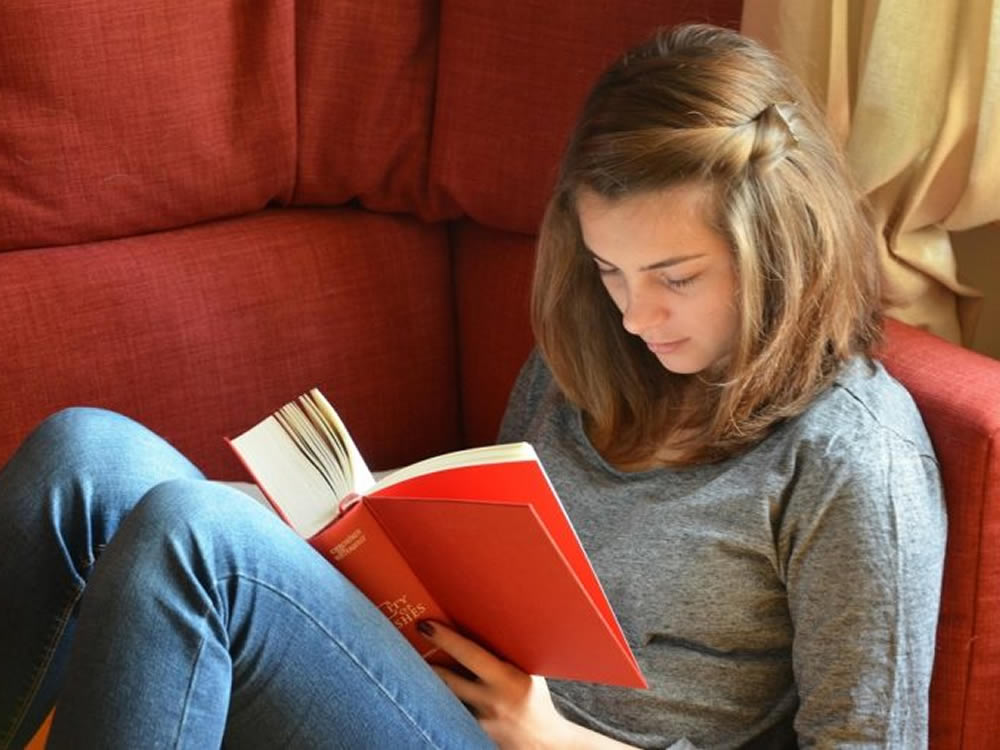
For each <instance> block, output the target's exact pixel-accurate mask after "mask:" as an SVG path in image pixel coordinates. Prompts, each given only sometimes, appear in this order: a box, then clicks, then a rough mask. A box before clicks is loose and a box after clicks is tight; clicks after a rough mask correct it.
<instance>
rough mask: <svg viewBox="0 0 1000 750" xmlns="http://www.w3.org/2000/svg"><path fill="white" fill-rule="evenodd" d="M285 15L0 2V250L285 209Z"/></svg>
mask: <svg viewBox="0 0 1000 750" xmlns="http://www.w3.org/2000/svg"><path fill="white" fill-rule="evenodd" d="M293 6H294V4H293V3H292V1H291V0H282V1H281V2H272V3H262V4H260V6H259V7H255V11H254V12H253V13H233V12H232V8H231V7H230V6H229V4H227V3H214V4H213V3H208V4H206V3H204V2H200V1H199V0H176V2H170V3H163V2H159V1H158V0H134V1H133V2H128V3H106V2H100V0H81V1H78V2H75V3H74V4H73V8H72V12H67V10H68V9H67V7H66V6H65V5H64V4H63V3H39V2H31V1H30V0H13V1H12V2H4V3H2V4H0V70H2V71H3V85H2V86H0V160H2V162H3V164H4V165H5V168H4V169H0V206H2V207H3V210H2V211H0V249H9V248H23V247H38V246H46V245H57V244H69V243H78V242H87V241H90V240H95V239H101V238H107V237H121V236H127V235H131V234H137V233H140V232H147V231H151V230H157V229H165V228H170V227H177V226H183V225H185V224H189V223H192V222H196V221H201V220H204V219H209V218H215V217H219V216H226V215H230V214H237V213H243V212H247V211H252V210H256V209H259V208H262V207H263V206H264V205H266V204H267V203H268V202H269V201H286V200H288V199H289V198H290V196H291V192H292V187H293V181H294V175H295V137H296V131H295V50H294V46H293V36H292V32H293V30H294V27H295V17H294V14H293Z"/></svg>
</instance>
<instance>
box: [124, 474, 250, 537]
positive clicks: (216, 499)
mask: <svg viewBox="0 0 1000 750" xmlns="http://www.w3.org/2000/svg"><path fill="white" fill-rule="evenodd" d="M253 506H254V503H253V500H251V499H249V498H246V497H244V496H243V495H242V494H241V493H240V492H239V491H238V490H234V489H232V488H230V487H226V486H225V485H223V484H219V483H218V482H208V481H205V480H201V479H187V478H180V479H170V480H167V481H164V482H160V483H159V484H157V485H155V486H154V487H152V488H151V489H150V490H149V491H148V492H146V494H145V495H143V497H142V499H141V500H140V501H139V503H138V505H136V507H135V509H134V510H133V511H132V516H134V517H135V518H134V520H133V521H132V522H133V523H136V524H140V525H141V526H143V527H144V528H146V529H147V530H151V531H152V532H153V533H154V534H162V533H165V532H167V533H168V532H170V531H177V530H183V532H184V533H185V534H187V535H191V534H195V535H199V536H202V535H204V536H205V537H206V538H227V537H232V536H235V535H238V534H239V530H240V529H241V528H242V527H244V526H246V525H247V524H250V525H253V524H255V523H257V519H256V518H255V517H254V516H255V514H256V513H255V511H256V509H255V508H254V507H253Z"/></svg>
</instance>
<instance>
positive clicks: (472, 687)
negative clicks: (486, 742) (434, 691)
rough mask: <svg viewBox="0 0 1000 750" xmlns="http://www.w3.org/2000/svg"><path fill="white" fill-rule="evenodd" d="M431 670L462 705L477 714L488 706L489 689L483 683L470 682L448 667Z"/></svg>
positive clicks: (434, 667)
mask: <svg viewBox="0 0 1000 750" xmlns="http://www.w3.org/2000/svg"><path fill="white" fill-rule="evenodd" d="M431 669H433V670H434V672H435V674H437V676H438V677H440V678H441V680H442V681H443V682H444V684H445V685H446V686H447V687H448V689H449V690H451V692H453V693H454V694H455V697H456V698H458V699H459V700H460V701H462V703H465V704H466V705H467V706H470V707H471V708H472V709H473V710H475V711H476V712H477V713H479V712H480V711H482V709H483V708H484V707H485V706H486V705H487V704H488V694H487V688H486V686H484V685H483V684H482V683H481V682H476V681H474V680H468V679H466V678H465V677H462V676H461V675H459V674H456V673H455V672H453V671H452V670H450V669H448V668H447V667H441V666H438V665H432V666H431Z"/></svg>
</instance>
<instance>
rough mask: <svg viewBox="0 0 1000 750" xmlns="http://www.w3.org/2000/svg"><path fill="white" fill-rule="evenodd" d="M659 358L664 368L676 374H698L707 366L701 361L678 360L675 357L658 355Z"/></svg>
mask: <svg viewBox="0 0 1000 750" xmlns="http://www.w3.org/2000/svg"><path fill="white" fill-rule="evenodd" d="M657 359H658V360H660V364H661V365H663V369H664V370H667V371H668V372H672V373H674V375H696V374H697V373H699V372H701V371H702V370H704V369H705V368H706V367H707V365H705V364H702V363H700V362H691V361H690V360H686V361H685V360H678V359H677V358H674V357H657Z"/></svg>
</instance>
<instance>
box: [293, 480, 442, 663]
mask: <svg viewBox="0 0 1000 750" xmlns="http://www.w3.org/2000/svg"><path fill="white" fill-rule="evenodd" d="M308 541H309V543H310V544H311V545H312V546H313V547H314V548H316V549H317V550H318V551H319V552H320V554H322V555H323V556H324V557H325V558H326V559H327V560H329V561H330V563H332V564H333V566H334V567H335V568H337V570H339V571H340V572H341V573H342V574H343V575H344V577H345V578H347V579H348V580H349V581H350V582H351V583H353V584H354V585H355V586H356V587H357V588H358V590H359V591H361V593H363V594H364V595H365V596H366V597H368V599H369V600H370V601H371V602H372V603H373V604H374V605H375V606H376V607H377V608H378V609H379V611H380V612H382V614H383V615H385V616H386V617H387V618H388V619H389V620H390V621H391V622H392V624H393V625H395V626H396V627H397V628H398V629H399V632H400V633H402V635H403V637H404V638H406V640H408V641H409V642H410V644H411V645H412V646H413V647H414V648H415V649H416V650H417V652H418V653H419V654H420V655H421V656H422V657H424V658H425V659H427V661H429V662H431V663H434V664H446V665H447V664H453V661H452V660H451V658H450V657H448V656H447V655H446V654H445V653H444V652H443V651H439V650H438V649H436V648H435V647H434V646H432V645H431V643H430V642H429V641H428V640H427V639H426V638H424V637H423V636H422V635H421V634H420V632H419V631H418V630H417V623H418V622H420V621H421V620H436V621H438V622H443V623H449V622H450V620H449V618H448V616H447V615H446V614H445V612H444V610H442V609H441V607H440V605H438V603H437V602H436V601H435V600H434V598H433V597H432V596H431V595H430V592H429V591H428V590H427V588H426V587H425V586H424V584H423V583H421V581H420V579H419V578H417V576H416V574H415V573H414V572H413V570H412V569H411V568H410V566H409V564H408V563H407V562H406V560H405V559H404V558H403V556H402V555H401V554H400V552H399V550H398V549H397V548H396V546H395V545H394V544H393V543H392V541H391V540H390V538H389V536H388V535H387V534H386V533H385V531H384V529H383V528H382V526H381V525H380V524H379V522H378V519H376V518H375V516H374V515H373V514H372V513H371V511H370V510H369V509H368V507H367V506H366V505H365V502H364V500H363V499H362V500H361V502H358V503H356V504H354V505H351V506H350V507H349V508H348V509H347V510H345V511H344V513H343V514H342V515H340V516H338V517H337V518H336V519H334V520H333V521H332V522H331V523H330V524H329V525H327V526H326V527H325V528H324V529H323V530H321V531H320V532H318V533H317V534H315V535H314V536H313V537H312V538H310V539H309V540H308Z"/></svg>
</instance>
